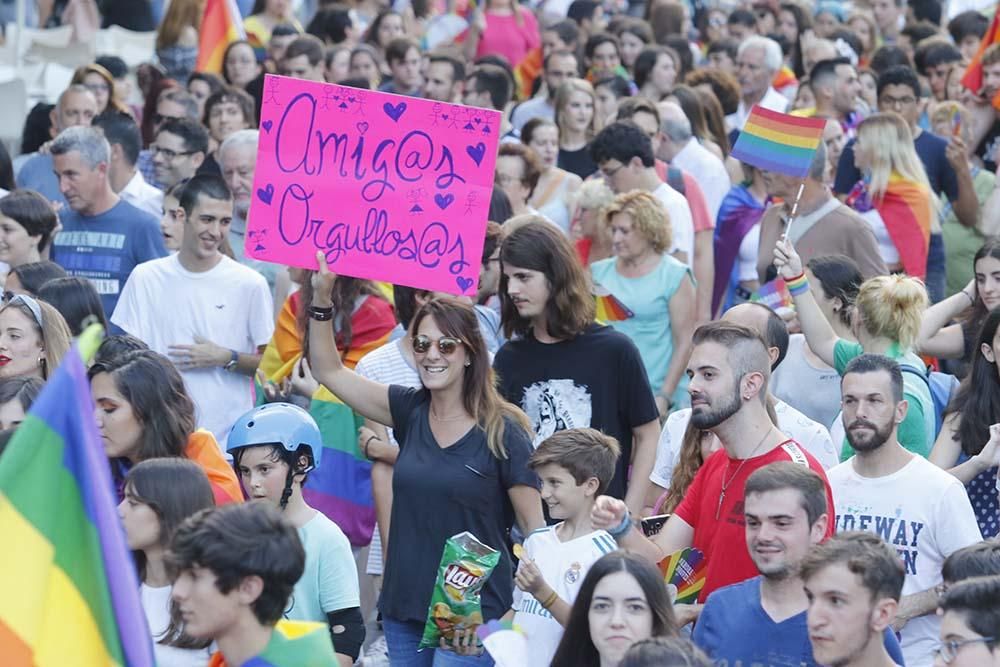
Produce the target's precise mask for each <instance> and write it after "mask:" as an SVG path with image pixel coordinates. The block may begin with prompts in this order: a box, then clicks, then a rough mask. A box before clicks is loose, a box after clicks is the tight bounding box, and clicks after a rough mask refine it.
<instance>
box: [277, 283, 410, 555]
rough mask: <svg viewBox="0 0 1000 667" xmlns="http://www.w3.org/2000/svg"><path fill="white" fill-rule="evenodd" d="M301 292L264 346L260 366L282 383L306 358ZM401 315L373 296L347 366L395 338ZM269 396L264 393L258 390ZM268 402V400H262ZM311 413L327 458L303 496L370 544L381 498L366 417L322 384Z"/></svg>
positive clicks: (357, 326) (357, 324) (363, 309)
mask: <svg viewBox="0 0 1000 667" xmlns="http://www.w3.org/2000/svg"><path fill="white" fill-rule="evenodd" d="M299 307H300V305H299V293H295V294H293V295H292V296H290V297H288V300H287V301H285V305H284V307H283V308H282V309H281V314H280V315H278V322H277V325H276V326H275V329H274V336H273V337H272V338H271V341H270V342H269V343H268V345H267V348H266V349H265V350H264V355H263V356H262V357H261V360H260V369H261V370H262V371H263V372H264V375H265V376H266V377H267V379H268V380H271V381H272V382H278V383H280V382H281V381H282V380H284V379H285V378H287V377H289V376H291V374H292V373H294V372H295V367H296V365H297V364H298V363H299V359H301V358H302V338H301V336H300V335H299V331H298V326H297V324H296V313H297V312H298V309H299ZM395 326H396V318H395V316H394V314H393V310H392V307H391V306H390V305H389V303H388V302H387V301H384V300H382V299H379V298H378V297H372V296H369V297H368V298H367V299H366V300H365V302H364V303H363V304H362V305H361V306H360V307H359V308H357V309H356V310H355V311H354V314H353V315H352V316H351V332H352V340H351V347H350V349H349V350H348V351H347V354H346V356H344V358H343V361H344V364H345V365H346V366H347V367H348V368H354V367H355V366H356V365H357V363H358V361H360V360H361V357H363V356H364V355H366V354H368V353H369V352H371V351H372V350H374V349H376V348H378V347H381V346H382V345H384V344H385V343H387V342H388V341H389V333H390V332H391V331H392V330H393V328H395ZM258 396H261V397H263V392H262V391H258ZM261 400H263V398H261ZM309 414H311V415H312V416H313V418H314V419H315V420H316V424H317V425H318V426H319V430H320V433H322V434H323V446H324V451H323V461H322V463H321V464H320V467H319V468H317V469H316V470H313V471H312V472H311V473H309V478H308V479H307V480H306V485H305V488H304V489H303V496H304V497H305V499H306V502H308V503H309V504H310V505H311V506H312V507H314V508H315V509H317V510H319V511H321V512H322V513H323V514H325V515H326V516H327V517H329V519H330V520H331V521H333V522H334V523H336V524H337V525H338V526H340V529H341V530H343V531H344V533H345V534H346V535H347V538H348V539H349V540H350V541H351V544H352V545H354V546H365V545H367V544H368V543H369V542H371V539H372V530H373V529H374V528H375V502H374V500H373V499H372V482H371V469H372V465H371V462H370V461H368V460H367V459H366V458H365V457H364V456H363V455H362V454H361V449H360V448H359V447H358V427H360V426H361V425H362V424H363V423H364V419H362V417H361V416H360V415H357V414H355V413H354V411H353V410H351V408H349V407H348V406H347V405H345V404H344V403H343V401H341V400H340V399H339V398H337V397H336V396H334V395H333V394H332V393H330V391H329V390H328V389H327V388H326V387H324V386H322V385H320V387H319V389H317V390H316V392H315V393H314V394H313V396H312V402H311V403H310V405H309Z"/></svg>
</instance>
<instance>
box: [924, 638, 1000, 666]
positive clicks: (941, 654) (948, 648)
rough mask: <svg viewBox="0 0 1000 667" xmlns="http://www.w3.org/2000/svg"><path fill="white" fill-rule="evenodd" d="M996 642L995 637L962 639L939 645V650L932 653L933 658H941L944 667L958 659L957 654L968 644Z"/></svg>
mask: <svg viewBox="0 0 1000 667" xmlns="http://www.w3.org/2000/svg"><path fill="white" fill-rule="evenodd" d="M994 641H996V638H995V637H976V638H975V639H963V640H961V641H956V640H952V641H950V642H944V643H943V644H941V648H939V649H937V650H936V651H934V655H935V657H938V658H941V661H942V662H944V664H946V665H950V664H951V663H952V662H954V661H955V658H957V657H958V652H959V651H961V650H962V648H963V647H965V646H968V645H969V644H989V643H992V642H994Z"/></svg>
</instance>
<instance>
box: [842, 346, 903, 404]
mask: <svg viewBox="0 0 1000 667" xmlns="http://www.w3.org/2000/svg"><path fill="white" fill-rule="evenodd" d="M881 371H884V372H886V373H888V374H889V382H890V383H891V385H892V400H893V401H894V402H896V403H899V402H900V401H901V400H903V371H901V370H900V368H899V364H898V363H897V362H896V361H895V360H894V359H890V358H889V357H887V356H885V355H882V354H862V355H861V356H860V357H854V358H853V359H851V361H850V362H849V363H848V364H847V368H845V369H844V372H843V374H842V375H841V378H840V384H841V386H843V384H844V378H846V377H847V376H848V375H850V374H851V373H878V372H881Z"/></svg>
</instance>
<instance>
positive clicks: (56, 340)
mask: <svg viewBox="0 0 1000 667" xmlns="http://www.w3.org/2000/svg"><path fill="white" fill-rule="evenodd" d="M30 298H31V299H33V300H34V301H35V303H37V304H38V308H39V310H40V311H41V313H42V324H43V325H44V326H40V325H39V324H38V320H37V319H36V318H35V314H34V313H32V312H31V308H30V307H29V306H28V305H26V304H25V303H23V302H20V301H12V302H10V303H6V304H4V305H3V306H0V313H2V312H3V311H5V310H7V309H8V308H13V309H15V310H18V311H20V312H21V314H22V315H24V316H25V317H27V318H28V321H29V322H31V323H32V325H33V326H34V329H35V333H37V334H38V337H39V338H40V339H41V343H42V353H43V356H42V357H41V359H42V360H44V363H43V364H42V379H44V380H48V379H49V378H50V377H52V374H53V373H54V372H55V370H56V368H58V367H59V364H60V363H62V360H63V357H65V356H66V353H67V352H69V348H70V346H71V345H72V344H73V334H72V333H70V330H69V325H68V324H66V320H65V319H63V316H62V314H61V313H60V312H59V311H58V310H56V308H55V306H53V305H51V304H49V303H46V302H45V301H42V300H41V299H36V298H34V297H30Z"/></svg>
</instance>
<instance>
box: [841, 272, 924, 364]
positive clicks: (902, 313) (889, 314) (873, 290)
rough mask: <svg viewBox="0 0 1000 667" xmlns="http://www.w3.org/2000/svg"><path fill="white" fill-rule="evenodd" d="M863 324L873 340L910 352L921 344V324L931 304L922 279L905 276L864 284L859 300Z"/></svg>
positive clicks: (857, 303) (882, 277)
mask: <svg viewBox="0 0 1000 667" xmlns="http://www.w3.org/2000/svg"><path fill="white" fill-rule="evenodd" d="M854 304H855V309H856V312H857V314H858V315H859V316H860V317H861V324H862V326H864V328H865V330H866V331H867V332H868V333H869V334H871V335H872V336H877V337H879V338H885V339H888V340H891V341H895V342H897V343H899V345H900V346H901V347H902V348H903V349H910V348H912V347H913V345H914V343H916V341H917V334H918V333H919V332H920V322H921V320H922V319H923V315H924V311H925V310H927V307H928V305H929V301H928V299H927V290H926V289H925V288H924V283H923V282H922V281H921V280H920V279H919V278H912V277H910V276H906V275H902V274H894V275H891V276H876V277H875V278H870V279H868V280H866V281H865V282H864V283H862V284H861V289H860V290H858V296H857V298H856V299H855V302H854Z"/></svg>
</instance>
